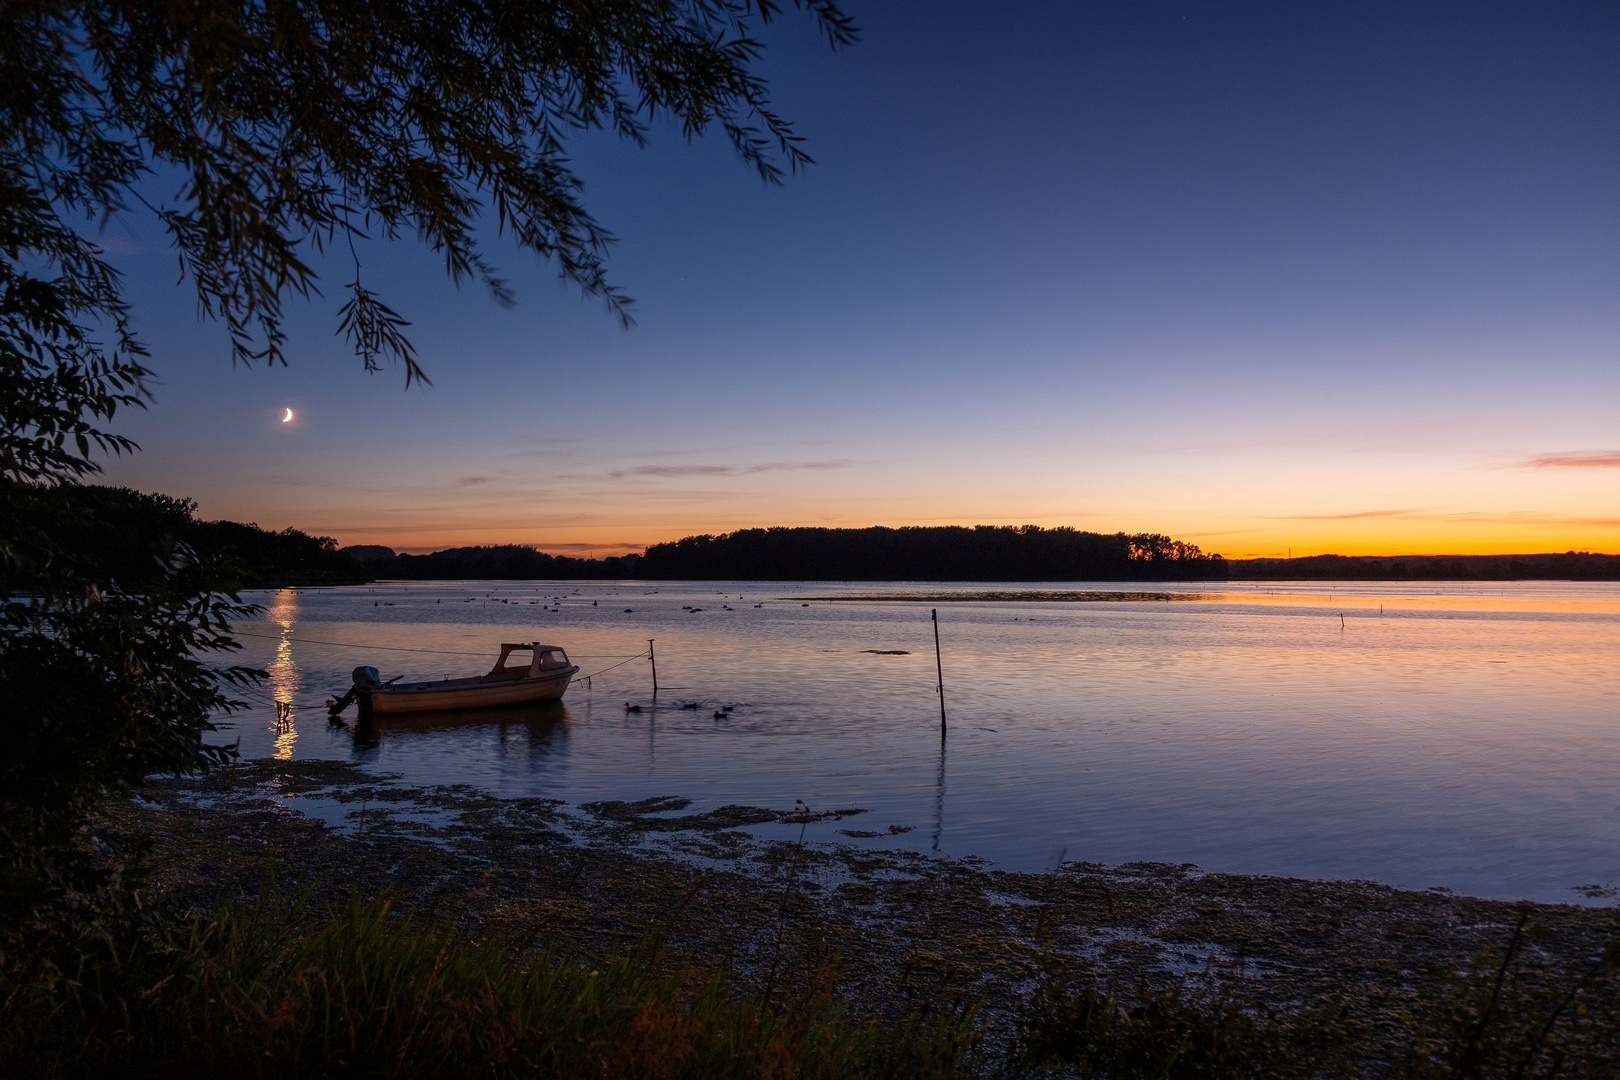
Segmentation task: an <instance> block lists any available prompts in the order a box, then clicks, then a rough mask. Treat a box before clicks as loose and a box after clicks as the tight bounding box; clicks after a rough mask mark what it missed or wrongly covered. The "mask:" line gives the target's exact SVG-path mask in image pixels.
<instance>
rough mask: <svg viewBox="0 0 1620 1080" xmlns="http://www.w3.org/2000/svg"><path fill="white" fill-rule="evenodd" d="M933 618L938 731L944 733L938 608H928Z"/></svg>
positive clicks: (943, 670)
mask: <svg viewBox="0 0 1620 1080" xmlns="http://www.w3.org/2000/svg"><path fill="white" fill-rule="evenodd" d="M930 614H931V615H932V617H933V620H934V671H935V672H936V673H937V674H938V675H939V685H938V686H936V687H935V688H934V689H936V690H938V691H939V733H940V734H941V735H943V734H945V664H944V663H943V662H942V661H941V660H940V658H939V609H938V608H932V609H930Z"/></svg>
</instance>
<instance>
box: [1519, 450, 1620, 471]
mask: <svg viewBox="0 0 1620 1080" xmlns="http://www.w3.org/2000/svg"><path fill="white" fill-rule="evenodd" d="M1520 465H1522V466H1524V467H1526V468H1530V469H1620V450H1587V451H1582V452H1579V453H1573V454H1547V455H1545V456H1543V457H1533V458H1530V459H1529V460H1527V461H1522V462H1520Z"/></svg>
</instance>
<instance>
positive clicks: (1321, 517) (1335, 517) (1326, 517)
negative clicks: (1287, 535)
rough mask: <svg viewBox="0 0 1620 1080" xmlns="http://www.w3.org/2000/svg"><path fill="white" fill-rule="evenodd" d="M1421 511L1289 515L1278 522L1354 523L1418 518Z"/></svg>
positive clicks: (1359, 511)
mask: <svg viewBox="0 0 1620 1080" xmlns="http://www.w3.org/2000/svg"><path fill="white" fill-rule="evenodd" d="M1421 514H1422V511H1421V510H1358V511H1356V512H1355V513H1352V514H1289V515H1287V516H1285V517H1281V518H1277V519H1275V520H1278V521H1354V520H1355V519H1357V518H1390V517H1416V516H1419V515H1421Z"/></svg>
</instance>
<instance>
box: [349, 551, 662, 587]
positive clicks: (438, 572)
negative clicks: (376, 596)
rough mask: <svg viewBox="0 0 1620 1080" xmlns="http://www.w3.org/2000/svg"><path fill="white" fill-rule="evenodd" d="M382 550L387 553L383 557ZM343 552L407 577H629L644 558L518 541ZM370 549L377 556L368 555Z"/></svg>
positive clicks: (377, 571) (373, 568) (370, 569)
mask: <svg viewBox="0 0 1620 1080" xmlns="http://www.w3.org/2000/svg"><path fill="white" fill-rule="evenodd" d="M381 552H388V554H387V555H386V556H382V557H379V556H380V554H381ZM342 553H343V554H345V555H348V556H350V557H351V558H355V559H356V561H357V562H359V563H360V565H361V566H363V567H364V568H365V570H366V572H367V573H368V574H369V575H371V576H372V577H374V578H390V579H396V580H402V581H447V580H457V579H462V580H475V581H480V580H481V581H523V580H534V579H550V580H559V581H578V580H582V579H587V578H627V577H632V576H634V570H635V566H636V562H637V561H638V559H639V558H640V557H639V556H637V555H623V556H618V555H615V556H609V557H608V558H605V559H575V558H570V557H569V556H567V555H547V554H546V553H545V552H543V551H538V550H536V549H535V548H532V547H525V546H522V545H519V544H499V545H493V546H488V547H460V548H446V549H445V550H443V551H435V552H433V553H432V554H431V555H395V554H394V553H393V552H392V550H390V549H389V548H380V549H378V548H344V549H343V552H342ZM366 554H371V555H372V557H371V558H365V557H364V556H365V555H366Z"/></svg>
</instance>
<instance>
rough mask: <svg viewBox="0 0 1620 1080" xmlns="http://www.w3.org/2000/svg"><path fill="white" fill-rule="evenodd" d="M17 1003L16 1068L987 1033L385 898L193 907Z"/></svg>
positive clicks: (239, 1066)
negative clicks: (581, 950) (435, 921)
mask: <svg viewBox="0 0 1620 1080" xmlns="http://www.w3.org/2000/svg"><path fill="white" fill-rule="evenodd" d="M6 1006H7V1016H6V1020H7V1024H6V1030H5V1040H6V1045H5V1046H4V1048H3V1051H4V1056H3V1057H0V1064H4V1063H5V1062H9V1063H10V1064H9V1066H7V1067H6V1069H5V1070H4V1071H8V1072H9V1073H10V1074H11V1075H32V1076H42V1077H78V1076H109V1075H118V1076H121V1077H131V1078H135V1077H162V1078H164V1080H182V1078H187V1077H205V1076H206V1077H213V1076H224V1075H230V1076H239V1077H264V1078H272V1077H276V1078H279V1077H301V1078H302V1077H327V1076H333V1077H336V1076H346V1077H347V1076H363V1077H390V1078H395V1077H397V1078H402V1080H403V1078H410V1077H452V1078H453V1077H480V1078H491V1077H519V1076H522V1077H528V1076H545V1077H565V1078H572V1077H582V1078H583V1077H632V1076H634V1077H649V1078H666V1077H667V1078H671V1080H674V1078H680V1077H784V1078H785V1077H806V1078H811V1077H871V1078H881V1077H901V1076H918V1077H932V1076H938V1077H948V1076H953V1075H958V1074H959V1073H960V1071H961V1070H962V1069H963V1068H964V1063H965V1061H966V1060H967V1058H968V1055H969V1053H970V1052H971V1050H972V1047H973V1045H974V1043H975V1040H976V1038H977V1033H978V1029H977V1026H976V1020H975V1017H974V1015H973V1013H972V1010H971V1009H969V1010H964V1011H962V1012H960V1013H958V1014H955V1015H953V1016H949V1017H941V1016H935V1017H931V1018H930V1017H917V1018H915V1019H914V1020H912V1021H910V1022H907V1023H902V1024H898V1025H882V1024H878V1023H875V1022H870V1021H860V1020H857V1019H855V1018H853V1017H852V1016H851V1015H850V1014H849V1012H848V1011H847V1010H846V1009H845V1008H844V1007H843V1006H842V1005H841V1004H840V1002H839V999H838V996H837V994H836V987H835V984H834V983H833V981H832V979H831V977H830V975H829V974H828V973H826V972H823V973H821V974H819V975H817V976H815V977H813V978H811V979H809V980H807V981H806V982H805V984H804V985H800V986H797V987H793V988H791V989H790V990H789V991H787V992H781V993H775V994H772V995H770V996H768V997H766V996H762V995H755V996H749V995H745V994H739V993H736V992H734V990H733V989H732V983H731V981H730V980H728V979H727V978H726V977H724V975H723V974H714V973H707V974H705V973H701V972H699V971H697V970H695V969H693V968H692V967H690V966H689V965H683V964H681V963H679V962H678V961H677V959H676V958H674V957H671V956H668V955H666V954H664V953H663V952H662V951H661V950H659V949H658V948H657V947H656V945H655V944H653V943H651V942H649V943H645V944H643V945H642V946H641V947H640V948H638V949H636V950H634V951H633V952H632V953H630V954H629V955H627V956H622V957H618V958H613V959H608V960H604V961H603V962H602V963H601V964H600V965H599V966H596V967H592V968H585V967H581V966H579V965H578V964H573V963H567V962H563V961H561V960H559V959H558V958H557V957H556V956H555V955H553V954H550V953H545V954H540V955H537V956H532V957H530V958H529V960H528V961H526V962H524V961H518V960H514V959H513V958H512V956H511V955H509V953H508V952H507V951H506V950H504V949H501V948H499V947H496V946H491V945H479V944H475V943H470V942H468V941H466V940H464V939H462V938H460V937H459V936H458V935H456V934H455V933H454V932H453V931H450V930H446V929H441V928H438V927H434V926H427V925H422V924H419V923H417V922H416V921H414V920H413V919H412V918H410V917H409V916H405V915H400V914H398V913H396V912H395V911H394V910H393V908H392V906H391V905H390V903H389V902H388V901H387V900H386V899H380V898H379V899H371V900H355V901H352V902H351V903H350V904H349V906H348V907H347V908H346V909H345V910H342V911H339V912H337V913H334V914H332V915H329V916H327V917H325V918H321V917H317V916H315V915H314V914H312V913H310V912H308V911H304V910H293V911H276V910H273V909H272V908H271V907H270V905H268V904H266V903H263V902H261V903H260V904H259V905H257V906H255V907H252V908H246V909H242V908H238V909H234V910H230V911H226V912H223V913H221V914H219V915H216V916H213V917H209V918H195V919H191V920H189V921H187V922H185V923H183V924H181V925H180V926H179V927H178V928H177V929H176V930H174V931H172V932H171V933H170V934H169V935H167V936H165V937H164V938H163V939H161V940H155V939H153V937H152V936H151V935H150V934H148V935H146V936H144V937H143V938H142V939H141V940H140V941H139V942H138V943H137V944H136V945H135V946H134V947H133V948H130V949H125V950H123V951H121V952H116V953H114V952H109V951H104V950H103V951H100V952H99V953H98V952H97V951H96V950H89V951H86V952H84V953H82V954H81V957H80V962H79V963H78V964H77V965H75V966H74V967H73V969H72V977H71V978H70V979H68V980H66V981H65V982H58V983H57V984H56V986H55V987H54V989H53V991H52V992H51V994H49V995H46V994H43V993H36V994H34V995H29V994H27V993H22V992H18V991H16V990H14V991H13V993H12V994H11V995H10V997H9V998H8V1000H7V1003H6ZM13 1070H15V1071H13Z"/></svg>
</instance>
